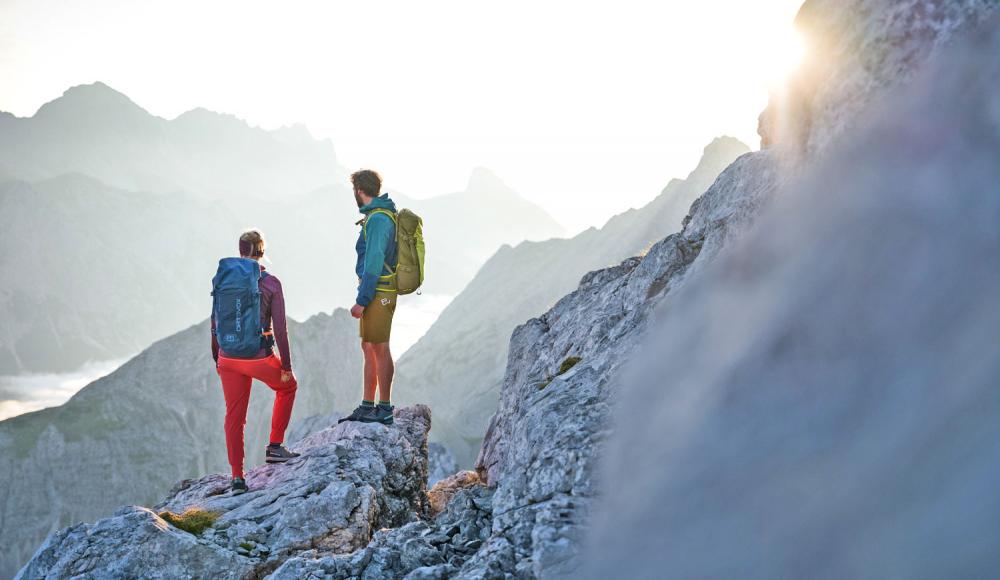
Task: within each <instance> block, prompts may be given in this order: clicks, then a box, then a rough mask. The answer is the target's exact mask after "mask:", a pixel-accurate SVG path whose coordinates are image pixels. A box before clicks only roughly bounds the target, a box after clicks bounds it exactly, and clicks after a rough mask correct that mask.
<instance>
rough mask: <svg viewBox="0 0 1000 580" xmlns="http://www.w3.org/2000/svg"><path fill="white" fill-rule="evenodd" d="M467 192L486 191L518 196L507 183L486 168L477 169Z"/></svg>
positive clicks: (473, 171) (466, 189)
mask: <svg viewBox="0 0 1000 580" xmlns="http://www.w3.org/2000/svg"><path fill="white" fill-rule="evenodd" d="M465 191H484V192H490V193H496V192H504V193H510V194H511V195H517V194H516V193H515V192H514V190H513V189H511V188H510V187H509V186H508V185H507V184H506V183H504V182H503V180H502V179H500V178H499V177H498V176H497V174H496V173H493V172H492V171H490V170H489V169H487V168H485V167H476V168H475V169H473V170H472V174H471V175H470V176H469V183H468V185H466V187H465Z"/></svg>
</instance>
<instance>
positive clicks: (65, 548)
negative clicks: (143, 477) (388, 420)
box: [19, 405, 431, 579]
mask: <svg viewBox="0 0 1000 580" xmlns="http://www.w3.org/2000/svg"><path fill="white" fill-rule="evenodd" d="M430 424H431V420H430V409H429V408H427V407H426V406H423V405H416V406H413V407H406V408H403V409H399V410H397V411H396V418H395V425H392V426H385V425H377V424H365V423H355V422H347V423H343V424H340V425H337V426H334V427H331V428H327V429H324V430H322V431H320V432H318V433H315V434H314V435H311V436H309V437H307V438H305V439H304V440H303V441H302V442H301V443H300V444H299V446H298V450H299V451H300V452H301V453H302V456H301V457H299V458H296V459H293V460H291V461H289V462H288V463H285V464H283V465H264V466H261V467H258V468H256V469H253V470H251V471H250V472H248V474H247V483H248V484H249V486H250V491H249V492H248V493H246V494H243V495H239V496H233V495H231V493H230V492H229V478H228V476H225V475H219V474H215V475H209V476H206V477H202V478H200V479H192V480H184V481H182V482H181V483H179V484H178V485H177V486H176V487H175V488H174V489H173V490H172V491H171V492H170V494H169V496H168V497H167V499H166V500H165V501H163V502H162V503H160V504H159V505H157V506H156V507H155V508H154V509H153V510H152V511H151V510H148V509H145V508H141V507H137V506H128V507H124V508H121V509H119V510H118V511H117V512H116V513H115V514H114V515H113V516H112V517H110V518H105V519H102V520H99V521H97V522H95V523H92V524H87V523H83V524H77V525H75V526H71V527H69V528H66V529H63V530H60V531H58V532H55V533H54V534H52V535H51V536H49V538H48V539H47V540H46V541H45V543H44V544H43V545H42V546H41V547H40V548H39V549H38V551H37V552H36V553H35V555H34V557H33V558H32V559H31V561H30V562H28V564H27V565H26V566H25V567H24V568H23V569H22V570H21V572H20V574H19V578H25V579H27V578H39V577H51V578H68V577H73V576H78V575H81V574H84V575H89V576H92V577H97V578H110V577H115V578H118V577H130V578H136V577H143V578H203V577H215V578H245V577H253V576H262V575H264V574H266V573H268V572H270V571H272V570H274V569H276V568H278V567H279V566H280V565H281V564H282V563H283V562H284V561H285V560H286V559H288V558H289V557H291V556H293V555H296V554H299V553H301V552H303V551H311V553H313V554H315V555H316V556H319V557H322V556H327V555H340V554H348V553H350V552H352V551H355V550H357V549H358V548H362V547H364V546H366V545H367V544H368V543H369V542H370V541H371V539H372V534H373V533H374V532H375V531H376V530H378V529H381V528H400V527H405V526H406V525H407V524H410V523H412V522H417V521H418V520H419V519H420V518H422V517H425V515H426V513H427V508H428V503H427V495H426V483H425V482H426V481H427V433H428V431H429V430H430ZM189 508H200V509H203V510H207V511H211V512H216V513H218V514H219V517H218V519H217V520H216V521H215V523H214V524H213V525H212V526H211V527H210V528H208V529H207V530H205V531H204V532H202V533H201V534H199V535H193V534H190V533H188V532H184V531H182V530H179V529H177V528H174V527H173V526H171V525H169V524H168V523H167V522H165V521H164V520H163V519H161V518H160V517H159V516H158V515H157V513H159V512H161V511H163V510H170V511H172V512H174V513H182V512H184V511H185V510H187V509H189Z"/></svg>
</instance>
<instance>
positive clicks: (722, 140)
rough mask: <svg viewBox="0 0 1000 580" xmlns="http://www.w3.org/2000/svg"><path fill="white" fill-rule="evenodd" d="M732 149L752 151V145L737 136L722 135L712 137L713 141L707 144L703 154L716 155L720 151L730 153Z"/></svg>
mask: <svg viewBox="0 0 1000 580" xmlns="http://www.w3.org/2000/svg"><path fill="white" fill-rule="evenodd" d="M730 151H750V147H749V146H748V145H747V144H746V143H744V142H742V141H740V140H739V139H737V138H736V137H730V136H729V135H721V136H719V137H716V138H715V139H712V142H711V143H709V144H708V145H705V149H704V150H703V153H702V154H703V155H716V154H719V153H728V152H730Z"/></svg>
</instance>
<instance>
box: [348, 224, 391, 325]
mask: <svg viewBox="0 0 1000 580" xmlns="http://www.w3.org/2000/svg"><path fill="white" fill-rule="evenodd" d="M366 227H367V236H366V238H365V273H364V275H362V276H361V285H360V286H359V287H358V297H357V300H356V301H355V302H356V303H357V304H359V305H361V306H368V305H369V304H370V303H371V301H372V299H374V298H375V288H376V287H377V286H378V278H379V276H381V275H382V269H383V267H384V264H385V250H386V248H387V247H388V246H389V242H390V240H391V237H392V219H391V218H390V217H389V216H387V215H385V214H375V215H373V216H371V217H369V218H368V225H367V226H366Z"/></svg>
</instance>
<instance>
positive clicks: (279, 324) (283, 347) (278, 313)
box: [271, 276, 292, 371]
mask: <svg viewBox="0 0 1000 580" xmlns="http://www.w3.org/2000/svg"><path fill="white" fill-rule="evenodd" d="M271 278H272V279H273V280H274V287H275V291H274V297H273V298H271V330H273V331H274V343H275V344H276V345H277V346H278V354H279V356H281V368H282V369H283V370H286V371H291V370H292V353H291V351H290V350H289V348H288V324H287V323H286V322H285V292H284V290H282V288H281V281H279V280H278V279H277V278H275V277H274V276H271Z"/></svg>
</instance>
